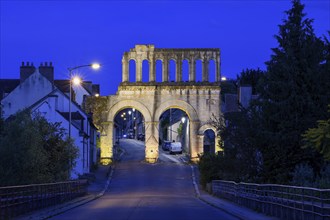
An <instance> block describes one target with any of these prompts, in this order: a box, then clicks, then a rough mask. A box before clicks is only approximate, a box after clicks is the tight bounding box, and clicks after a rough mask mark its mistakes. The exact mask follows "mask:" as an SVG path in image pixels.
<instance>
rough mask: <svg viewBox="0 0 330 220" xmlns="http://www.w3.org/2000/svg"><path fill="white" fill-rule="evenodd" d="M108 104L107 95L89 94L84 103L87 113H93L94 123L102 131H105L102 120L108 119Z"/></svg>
mask: <svg viewBox="0 0 330 220" xmlns="http://www.w3.org/2000/svg"><path fill="white" fill-rule="evenodd" d="M107 106H108V98H107V97H106V96H102V97H95V96H88V97H86V101H85V103H84V111H85V112H86V113H92V115H93V123H94V124H95V126H96V127H97V129H99V130H100V132H101V133H102V131H103V125H102V122H104V121H106V118H105V117H106V115H105V112H106V111H107Z"/></svg>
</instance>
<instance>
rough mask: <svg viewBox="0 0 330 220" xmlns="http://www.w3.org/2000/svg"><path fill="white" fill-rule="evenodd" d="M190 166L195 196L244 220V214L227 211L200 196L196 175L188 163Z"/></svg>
mask: <svg viewBox="0 0 330 220" xmlns="http://www.w3.org/2000/svg"><path fill="white" fill-rule="evenodd" d="M190 167H191V178H192V182H193V185H194V188H195V193H196V197H197V198H198V199H199V200H201V201H202V202H204V203H206V204H208V205H210V206H212V207H215V208H217V209H220V210H221V211H224V212H226V213H227V214H229V215H232V216H234V217H236V218H239V219H241V220H246V217H245V216H242V215H239V214H238V213H234V212H230V211H228V210H227V209H225V208H223V207H221V206H218V205H216V204H214V203H212V202H210V201H208V200H207V199H204V198H203V196H201V194H200V191H199V188H198V185H197V183H196V176H195V170H194V166H193V165H190Z"/></svg>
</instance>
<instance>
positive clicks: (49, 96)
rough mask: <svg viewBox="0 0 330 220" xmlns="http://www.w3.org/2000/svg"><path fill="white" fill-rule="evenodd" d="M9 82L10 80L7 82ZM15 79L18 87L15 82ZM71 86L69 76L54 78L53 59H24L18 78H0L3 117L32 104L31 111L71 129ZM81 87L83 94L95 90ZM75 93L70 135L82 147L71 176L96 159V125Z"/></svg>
mask: <svg viewBox="0 0 330 220" xmlns="http://www.w3.org/2000/svg"><path fill="white" fill-rule="evenodd" d="M17 81H18V82H17ZM6 82H10V83H11V84H10V85H9V84H6ZM15 83H16V84H17V85H16V87H14V86H13V85H15ZM6 85H7V87H6ZM69 86H70V82H69V80H54V68H53V66H52V64H51V63H50V64H49V65H48V64H47V63H45V64H42V65H40V66H39V68H36V67H34V66H33V64H31V65H30V64H29V63H27V64H26V65H24V63H23V64H22V66H21V71H20V79H19V80H16V81H15V80H9V81H8V80H0V87H1V88H0V89H1V91H2V92H1V93H0V94H1V95H2V96H1V97H0V98H2V99H1V106H2V117H3V118H4V119H6V118H8V117H9V116H11V115H13V114H15V113H16V112H17V111H19V110H22V109H25V108H29V109H30V110H31V112H38V113H40V114H41V115H43V116H44V117H45V118H46V119H47V120H48V121H49V122H52V123H54V122H60V123H61V125H62V127H63V128H65V129H66V131H68V129H69V104H70V98H69V89H70V87H69ZM10 88H11V89H10ZM98 88H99V87H98ZM73 91H75V90H73ZM79 91H81V94H83V95H91V94H92V93H91V92H90V91H88V90H87V89H85V88H84V87H83V86H82V88H80V89H79ZM94 92H95V91H94ZM97 92H98V91H97ZM73 94H75V93H73ZM78 95H79V94H78ZM74 97H76V96H75V95H73V96H72V98H73V99H72V102H71V118H72V120H71V121H72V123H71V137H72V139H73V140H74V144H75V145H76V146H77V148H78V150H79V156H78V158H77V159H76V161H75V162H76V165H75V167H74V169H73V170H72V171H71V178H72V179H75V178H77V177H79V175H82V174H84V173H89V172H90V168H91V166H92V165H93V164H95V163H96V159H97V158H96V155H97V150H96V135H97V129H96V128H95V126H94V125H93V123H92V120H91V116H90V115H88V114H86V113H85V112H84V111H83V110H82V108H81V105H82V103H81V102H82V99H80V100H81V101H80V102H79V103H77V102H76V101H75V99H74Z"/></svg>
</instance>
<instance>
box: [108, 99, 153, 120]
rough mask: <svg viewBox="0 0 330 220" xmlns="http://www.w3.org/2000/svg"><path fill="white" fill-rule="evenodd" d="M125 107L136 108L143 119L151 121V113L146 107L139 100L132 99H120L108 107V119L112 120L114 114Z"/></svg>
mask: <svg viewBox="0 0 330 220" xmlns="http://www.w3.org/2000/svg"><path fill="white" fill-rule="evenodd" d="M125 108H135V109H136V110H138V111H139V112H141V114H142V115H143V117H144V120H145V121H151V114H150V111H149V110H148V108H147V107H146V106H145V105H144V104H142V103H141V102H138V101H135V100H132V99H126V100H121V101H119V102H117V103H116V104H114V105H113V106H112V107H111V108H110V109H109V115H108V121H113V120H114V118H115V116H116V114H117V113H118V112H119V111H121V110H123V109H125Z"/></svg>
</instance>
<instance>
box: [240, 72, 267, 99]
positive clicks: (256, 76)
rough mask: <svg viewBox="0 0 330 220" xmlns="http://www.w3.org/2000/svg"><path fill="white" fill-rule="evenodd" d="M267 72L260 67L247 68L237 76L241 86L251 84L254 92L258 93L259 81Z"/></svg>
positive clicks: (254, 93)
mask: <svg viewBox="0 0 330 220" xmlns="http://www.w3.org/2000/svg"><path fill="white" fill-rule="evenodd" d="M264 75H265V72H264V71H262V70H260V69H259V68H258V69H256V70H254V69H245V70H243V71H242V72H241V74H240V75H238V76H237V82H238V85H239V86H244V85H250V86H251V87H252V94H253V95H256V94H258V92H259V91H258V87H259V83H260V82H261V80H262V78H263V77H264Z"/></svg>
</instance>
